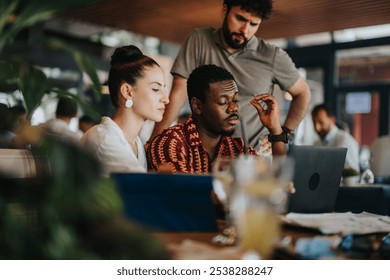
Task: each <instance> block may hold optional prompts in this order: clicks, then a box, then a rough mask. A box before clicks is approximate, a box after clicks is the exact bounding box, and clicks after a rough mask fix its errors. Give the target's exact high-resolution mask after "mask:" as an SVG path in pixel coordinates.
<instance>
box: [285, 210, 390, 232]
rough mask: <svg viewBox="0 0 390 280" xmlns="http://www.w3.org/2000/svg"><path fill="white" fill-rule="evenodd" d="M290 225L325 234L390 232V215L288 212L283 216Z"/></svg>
mask: <svg viewBox="0 0 390 280" xmlns="http://www.w3.org/2000/svg"><path fill="white" fill-rule="evenodd" d="M282 220H283V222H285V223H286V224H289V225H294V226H302V227H307V228H314V229H317V230H319V231H320V232H321V233H323V234H343V235H345V234H370V233H388V232H390V217H388V216H382V215H376V214H371V213H367V212H362V213H359V214H354V213H351V212H346V213H323V214H299V213H288V214H287V215H285V216H283V217H282Z"/></svg>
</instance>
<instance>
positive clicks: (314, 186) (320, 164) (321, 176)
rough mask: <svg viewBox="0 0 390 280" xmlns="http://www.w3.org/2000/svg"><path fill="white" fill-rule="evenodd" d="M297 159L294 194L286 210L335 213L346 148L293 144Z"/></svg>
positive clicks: (290, 153)
mask: <svg viewBox="0 0 390 280" xmlns="http://www.w3.org/2000/svg"><path fill="white" fill-rule="evenodd" d="M288 154H289V156H290V157H291V158H293V159H294V162H295V172H294V180H293V182H294V187H295V190H296V191H295V193H293V194H290V195H289V199H288V206H287V212H296V213H328V212H333V210H334V207H335V204H336V199H337V193H338V190H339V187H340V180H341V176H342V173H343V168H344V162H345V156H346V154H347V148H335V147H315V146H290V148H289V152H288Z"/></svg>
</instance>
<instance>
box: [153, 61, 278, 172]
mask: <svg viewBox="0 0 390 280" xmlns="http://www.w3.org/2000/svg"><path fill="white" fill-rule="evenodd" d="M187 92H188V99H189V101H190V107H191V111H192V117H190V118H189V119H188V120H187V121H186V122H185V123H183V124H178V125H175V126H173V127H170V128H168V129H165V130H164V131H163V132H162V133H160V134H159V135H157V136H156V137H154V138H153V139H152V141H151V142H150V144H149V146H148V150H147V159H148V168H149V169H150V170H151V171H164V172H173V173H192V174H202V173H210V172H211V166H212V163H213V161H214V160H215V159H216V158H217V157H220V156H229V157H237V156H238V155H240V154H244V141H243V139H242V138H233V137H231V135H232V134H233V133H234V130H235V129H236V125H237V123H238V121H239V115H238V104H239V100H238V88H237V84H236V82H235V79H234V77H233V75H232V74H231V73H230V72H229V71H227V70H225V69H223V68H221V67H218V66H216V65H212V64H210V65H203V66H200V67H198V68H196V69H195V70H194V71H193V72H192V73H191V74H190V76H189V78H188V81H187ZM251 104H252V105H253V106H254V107H255V108H256V109H257V111H258V114H259V117H260V120H261V122H262V123H263V124H264V126H265V127H267V129H268V130H269V132H270V133H271V135H276V136H277V135H281V134H282V133H283V129H282V127H281V124H280V118H279V109H278V105H277V103H276V100H275V98H274V97H273V96H272V95H269V94H259V95H257V96H256V97H255V98H254V99H253V100H252V101H251ZM272 153H273V154H274V155H283V154H286V145H285V143H284V142H282V141H276V142H273V143H272ZM248 154H251V155H258V153H257V152H256V151H255V150H254V149H253V148H252V147H248Z"/></svg>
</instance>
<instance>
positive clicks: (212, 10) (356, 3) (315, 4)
mask: <svg viewBox="0 0 390 280" xmlns="http://www.w3.org/2000/svg"><path fill="white" fill-rule="evenodd" d="M221 7H222V0H196V1H178V0H141V1H136V0H105V1H102V2H101V3H99V4H95V5H91V6H87V7H84V8H80V9H77V10H73V11H71V12H68V13H66V14H65V15H64V16H65V17H66V18H72V19H75V20H78V21H82V22H86V23H91V24H95V25H100V26H102V27H111V28H117V29H124V30H128V31H131V32H135V33H138V34H143V35H148V36H154V37H157V38H160V39H162V40H166V41H171V42H174V43H179V44H181V43H183V41H184V40H185V38H186V36H187V35H188V33H189V32H190V31H191V30H192V29H194V28H196V27H208V26H213V27H219V26H220V25H221V22H222V18H221ZM387 23H390V1H389V0H274V11H273V14H272V16H271V18H270V19H269V20H266V21H264V22H263V23H262V24H261V26H260V29H259V32H258V34H257V35H258V36H260V37H262V38H264V39H275V38H292V37H296V36H298V35H305V34H312V33H318V32H326V31H335V30H340V29H346V28H354V27H363V26H371V25H378V24H387Z"/></svg>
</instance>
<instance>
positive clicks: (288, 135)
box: [268, 126, 294, 143]
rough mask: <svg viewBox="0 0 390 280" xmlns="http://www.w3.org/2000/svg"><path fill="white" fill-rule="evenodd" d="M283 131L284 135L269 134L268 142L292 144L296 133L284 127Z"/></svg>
mask: <svg viewBox="0 0 390 280" xmlns="http://www.w3.org/2000/svg"><path fill="white" fill-rule="evenodd" d="M282 129H283V132H282V134H278V135H273V134H269V135H268V141H270V142H284V143H288V142H290V141H291V140H292V139H293V138H294V131H293V130H291V129H288V128H287V127H284V126H283V127H282Z"/></svg>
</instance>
